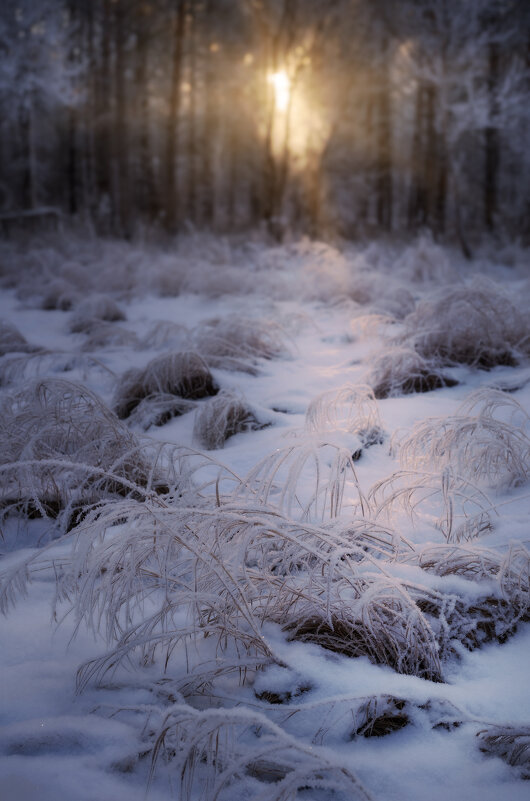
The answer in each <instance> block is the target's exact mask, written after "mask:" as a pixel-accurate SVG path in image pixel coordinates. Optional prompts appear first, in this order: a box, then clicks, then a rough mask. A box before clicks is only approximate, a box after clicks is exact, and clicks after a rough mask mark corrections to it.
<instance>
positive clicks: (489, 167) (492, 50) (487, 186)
mask: <svg viewBox="0 0 530 801" xmlns="http://www.w3.org/2000/svg"><path fill="white" fill-rule="evenodd" d="M498 78H499V47H498V44H497V43H496V42H494V41H492V42H490V43H489V47H488V95H489V125H488V127H487V128H486V130H485V165H484V167H485V173H484V222H485V224H486V228H487V229H488V231H493V229H494V227H495V215H496V212H497V176H498V170H499V133H498V130H497V115H498V102H497V85H498Z"/></svg>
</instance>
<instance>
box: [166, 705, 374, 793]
mask: <svg viewBox="0 0 530 801" xmlns="http://www.w3.org/2000/svg"><path fill="white" fill-rule="evenodd" d="M153 738H154V744H153V746H152V762H151V774H150V775H151V777H152V776H153V773H154V770H155V768H156V767H157V763H158V762H159V761H160V760H162V761H163V762H164V763H165V764H166V765H168V766H169V767H170V768H172V769H173V771H174V772H175V774H176V776H177V777H178V782H179V783H178V788H179V789H178V793H179V795H178V797H179V798H180V799H182V801H188V800H189V799H192V798H195V797H197V795H198V794H200V796H201V797H202V798H208V799H212V801H213V799H216V801H228V799H232V798H235V797H236V796H237V797H238V798H239V797H245V798H250V797H252V798H254V799H265V798H266V799H267V801H292V800H294V799H297V798H301V797H305V795H306V793H307V791H308V790H309V791H310V790H318V791H320V792H322V791H324V792H327V793H328V792H329V793H331V794H333V796H334V797H335V796H336V797H338V798H345V799H346V798H347V799H351V801H370V799H371V795H370V794H369V793H368V792H367V791H366V790H365V789H364V788H363V786H362V784H361V783H360V781H359V780H358V779H357V778H356V776H355V775H354V774H353V773H351V772H350V771H349V770H347V769H346V768H344V767H342V766H340V765H339V764H338V763H336V762H334V761H333V760H332V759H331V758H330V757H329V755H328V754H326V753H324V752H323V751H320V749H317V748H314V747H313V746H308V745H305V744H303V743H302V742H300V740H297V739H295V738H294V737H292V736H291V735H289V734H287V733H286V732H285V731H284V730H283V729H282V728H280V727H279V726H277V725H276V724H275V723H273V722H272V721H270V720H269V719H268V718H267V717H266V716H265V715H263V714H261V713H260V712H257V711H255V710H250V709H242V708H235V709H234V708H232V709H226V708H223V709H209V710H205V711H199V710H196V709H193V708H192V707H190V706H188V705H184V704H175V705H174V706H173V707H171V708H170V709H169V711H168V712H167V713H166V715H165V717H164V719H163V720H162V721H161V723H160V724H159V726H158V728H157V729H156V730H155V732H154V734H153Z"/></svg>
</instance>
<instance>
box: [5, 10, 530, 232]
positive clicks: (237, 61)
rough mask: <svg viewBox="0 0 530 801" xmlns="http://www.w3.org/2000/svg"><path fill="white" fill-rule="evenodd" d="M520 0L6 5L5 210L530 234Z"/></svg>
mask: <svg viewBox="0 0 530 801" xmlns="http://www.w3.org/2000/svg"><path fill="white" fill-rule="evenodd" d="M529 53H530V9H529V6H528V4H527V3H525V2H524V0H504V1H502V0H399V2H395V0H13V1H12V2H7V3H2V4H1V6H0V110H1V113H0V163H1V170H0V214H1V213H3V214H4V215H5V214H7V213H12V212H17V213H18V212H20V211H22V210H30V209H37V208H42V207H44V206H46V207H50V206H51V207H55V208H58V209H60V210H62V212H63V213H65V214H71V215H76V216H79V217H81V218H85V219H88V220H90V221H91V222H92V223H93V224H94V226H95V227H96V230H98V231H100V232H102V233H113V234H117V235H120V236H130V235H132V234H133V233H134V231H135V230H136V229H137V226H138V224H140V223H141V224H143V225H149V226H150V225H152V226H156V227H159V228H161V229H166V230H167V231H168V232H170V233H175V232H178V231H179V230H181V229H183V228H185V227H189V226H193V227H196V228H208V229H213V230H219V231H229V230H240V229H243V228H247V227H253V226H259V225H262V226H263V227H267V228H268V229H269V230H270V231H271V232H272V233H273V234H276V235H277V236H281V235H282V233H283V232H284V231H285V230H286V229H287V228H294V229H295V230H298V231H300V232H306V233H308V234H310V235H325V234H326V233H328V232H333V233H338V234H340V235H342V236H346V237H356V236H359V235H362V234H366V233H372V232H374V233H375V232H379V231H380V230H384V231H402V230H412V231H416V230H418V229H419V228H430V229H431V230H432V231H433V232H434V233H435V234H436V235H440V236H447V237H450V238H458V239H460V241H461V243H462V244H463V245H464V247H466V246H467V242H468V240H469V239H470V238H471V239H472V238H473V237H476V236H478V235H480V234H481V233H483V232H498V233H499V234H500V235H508V236H520V237H523V239H525V238H526V239H527V238H528V236H529V233H530V191H529V187H530V147H529V139H530V102H529V100H530V77H529V76H530V55H529Z"/></svg>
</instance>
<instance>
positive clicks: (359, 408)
mask: <svg viewBox="0 0 530 801" xmlns="http://www.w3.org/2000/svg"><path fill="white" fill-rule="evenodd" d="M305 426H306V429H307V430H308V431H312V432H315V433H316V432H325V431H343V432H345V433H346V434H353V435H356V436H357V437H359V439H360V441H361V443H362V445H363V446H364V447H365V448H368V447H370V446H371V445H376V444H381V443H382V441H383V438H384V431H383V424H382V422H381V416H380V414H379V409H378V406H377V401H376V399H375V396H374V393H373V391H372V389H371V388H370V387H369V386H366V385H364V384H356V385H352V384H346V385H344V386H343V387H340V388H339V389H337V390H329V391H328V392H323V393H322V394H321V395H318V396H317V397H316V398H313V400H312V401H311V403H310V404H309V406H308V408H307V412H306V420H305Z"/></svg>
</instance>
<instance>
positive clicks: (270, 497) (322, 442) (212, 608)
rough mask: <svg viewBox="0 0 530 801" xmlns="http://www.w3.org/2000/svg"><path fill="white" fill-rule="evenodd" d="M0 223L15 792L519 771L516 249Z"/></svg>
mask: <svg viewBox="0 0 530 801" xmlns="http://www.w3.org/2000/svg"><path fill="white" fill-rule="evenodd" d="M1 250H2V264H3V267H2V274H1V281H2V284H3V286H4V290H3V291H2V293H1V294H0V311H1V313H2V318H3V323H2V326H1V329H0V347H1V349H2V352H1V355H0V376H1V377H2V384H1V385H0V412H1V414H0V444H1V446H2V447H1V459H0V476H1V486H2V493H1V506H2V508H1V512H2V537H3V543H1V544H0V545H1V550H3V551H4V554H3V557H2V561H1V562H0V570H1V576H0V582H1V583H0V605H1V607H2V610H3V611H4V612H5V613H6V617H5V618H4V619H3V621H2V627H3V629H2V630H3V633H2V638H3V642H2V644H3V651H2V656H1V657H0V659H1V660H2V665H3V674H4V675H5V687H6V694H5V697H4V699H3V702H2V706H3V709H2V726H1V727H0V774H1V776H2V778H4V779H5V781H4V784H5V786H6V787H8V788H9V792H10V793H11V796H12V797H13V798H17V793H18V795H19V796H21V797H23V798H26V797H27V798H28V799H32V800H33V799H34V798H35V799H36V798H37V795H36V791H34V790H33V789H32V788H31V782H30V783H29V784H28V780H27V776H28V775H34V776H40V777H41V779H42V781H41V784H42V785H43V787H44V790H43V792H44V795H43V796H42V797H44V798H45V799H46V800H48V799H52V798H53V799H56V798H57V797H68V798H69V799H71V801H92V799H93V794H92V795H90V793H91V792H92V790H91V789H90V787H91V786H92V787H93V786H96V784H97V787H98V798H100V799H103V800H104V801H110V799H113V801H121V799H126V798H127V799H133V801H134V799H136V798H139V797H140V796H141V794H140V795H138V792H139V791H138V787H141V792H142V793H143V792H144V789H145V788H148V797H150V798H152V799H154V801H169V799H170V798H174V799H189V801H198V799H201V798H202V799H206V800H207V801H213V799H219V801H228V799H230V801H243V799H245V801H246V800H247V799H255V801H257V800H258V799H264V800H265V799H267V801H269V800H272V799H277V800H278V801H286V799H294V798H300V799H302V798H307V799H309V798H311V799H314V801H325V800H327V799H331V798H335V799H344V801H347V800H348V799H365V800H367V799H371V798H373V799H380V801H386V799H390V798H394V799H396V801H419V800H420V799H423V798H424V797H425V788H426V787H429V788H431V790H432V797H433V798H435V799H439V800H440V801H441V799H444V801H445V799H447V798H449V797H451V798H454V799H456V800H457V801H464V799H466V801H467V799H475V798H477V799H478V798H481V799H486V801H493V799H498V798H499V797H506V798H510V799H514V801H515V800H517V799H522V798H524V797H525V793H526V790H527V788H526V786H525V785H524V783H523V782H522V780H521V777H527V776H528V773H529V767H528V766H529V756H528V724H529V719H530V710H528V709H527V708H525V705H524V704H525V700H524V699H525V698H526V697H527V693H526V685H527V678H526V654H525V651H526V648H527V646H528V627H527V622H528V618H529V610H530V576H529V572H530V554H529V551H528V534H527V527H526V523H527V517H528V507H529V500H528V498H529V495H528V461H529V455H530V452H529V451H530V448H529V437H528V411H529V404H530V388H529V382H528V379H527V375H528V368H529V366H530V365H529V363H528V362H529V359H528V341H530V339H529V337H530V331H529V328H528V321H527V319H526V315H525V309H524V308H523V300H522V299H524V297H526V295H525V291H526V290H525V286H526V284H525V276H524V258H523V255H521V254H519V257H518V259H517V260H516V264H517V265H518V266H511V267H503V266H502V265H498V264H497V265H496V264H495V263H493V262H491V261H490V262H487V261H486V260H485V259H483V260H482V262H481V263H480V264H478V263H477V264H474V265H469V266H466V265H464V264H462V263H461V262H460V261H459V260H458V259H457V258H456V257H455V255H454V254H451V253H450V252H448V251H446V250H444V249H442V248H441V247H439V246H437V245H434V244H433V243H432V241H430V240H428V239H426V238H423V239H421V240H419V241H418V242H417V243H413V244H411V245H409V246H408V247H407V248H401V249H399V248H397V247H394V248H392V247H390V246H386V247H383V246H381V245H376V244H372V245H370V246H369V247H366V248H357V249H353V248H345V249H343V250H339V249H338V248H334V247H332V246H330V245H321V244H318V243H310V242H307V241H303V242H300V243H293V244H291V245H287V246H284V247H266V246H264V245H263V244H259V243H253V244H251V243H239V245H236V244H235V243H231V242H229V241H223V240H219V239H215V238H213V237H202V238H201V237H196V236H193V237H188V238H184V239H182V240H181V241H180V242H179V243H178V245H177V246H176V247H175V248H174V249H173V250H172V249H170V248H166V249H165V250H162V249H157V248H156V247H155V246H154V245H146V244H137V245H135V246H133V245H128V244H125V243H112V242H102V241H101V242H100V241H89V240H80V239H79V238H78V239H73V238H72V239H69V238H67V237H62V238H59V239H57V238H56V239H55V240H50V241H48V242H46V243H44V242H41V243H36V242H35V243H32V244H31V245H30V246H27V247H22V246H17V247H15V246H14V245H10V244H8V243H7V244H6V243H4V244H2V247H1ZM109 265H112V269H110V267H109ZM479 267H480V268H481V270H482V272H483V273H487V278H485V277H484V275H482V276H479V277H477V276H474V272H475V271H476V270H477V269H478V268H479ZM501 283H502V288H501ZM352 332H353V335H352ZM32 343H36V344H35V345H33V344H32ZM502 386H505V387H508V388H510V390H511V391H510V392H509V393H508V392H506V391H503V390H502V389H500V387H502ZM146 432H147V433H146ZM201 449H204V451H207V453H206V452H204V451H203V450H201ZM50 609H51V610H52V614H51V616H50V614H49V610H50ZM50 617H51V620H50ZM48 620H50V622H49V623H48V622H47V621H48ZM57 623H59V625H58V628H57V629H56V631H54V626H55V625H56V624H57ZM52 635H53V636H52ZM74 635H75V636H74ZM70 640H71V642H72V645H71V648H70V650H69V651H68V650H65V647H64V646H65V644H66V642H68V641H70ZM507 673H509V675H510V686H509V687H508V686H506V675H507ZM68 682H70V683H68ZM65 687H66V688H67V690H66V691H65ZM75 687H77V690H78V695H75ZM17 695H18V696H19V699H20V700H19V701H15V700H14V699H15V698H16V696H17ZM486 755H487V756H486ZM490 757H494V758H490ZM73 776H82V777H83V781H82V782H77V783H76V782H75V781H74V780H73V778H72V777H73ZM91 782H92V785H91ZM431 790H430V791H429V792H431ZM32 793H33V795H32ZM40 797H41V795H39V798H40Z"/></svg>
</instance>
